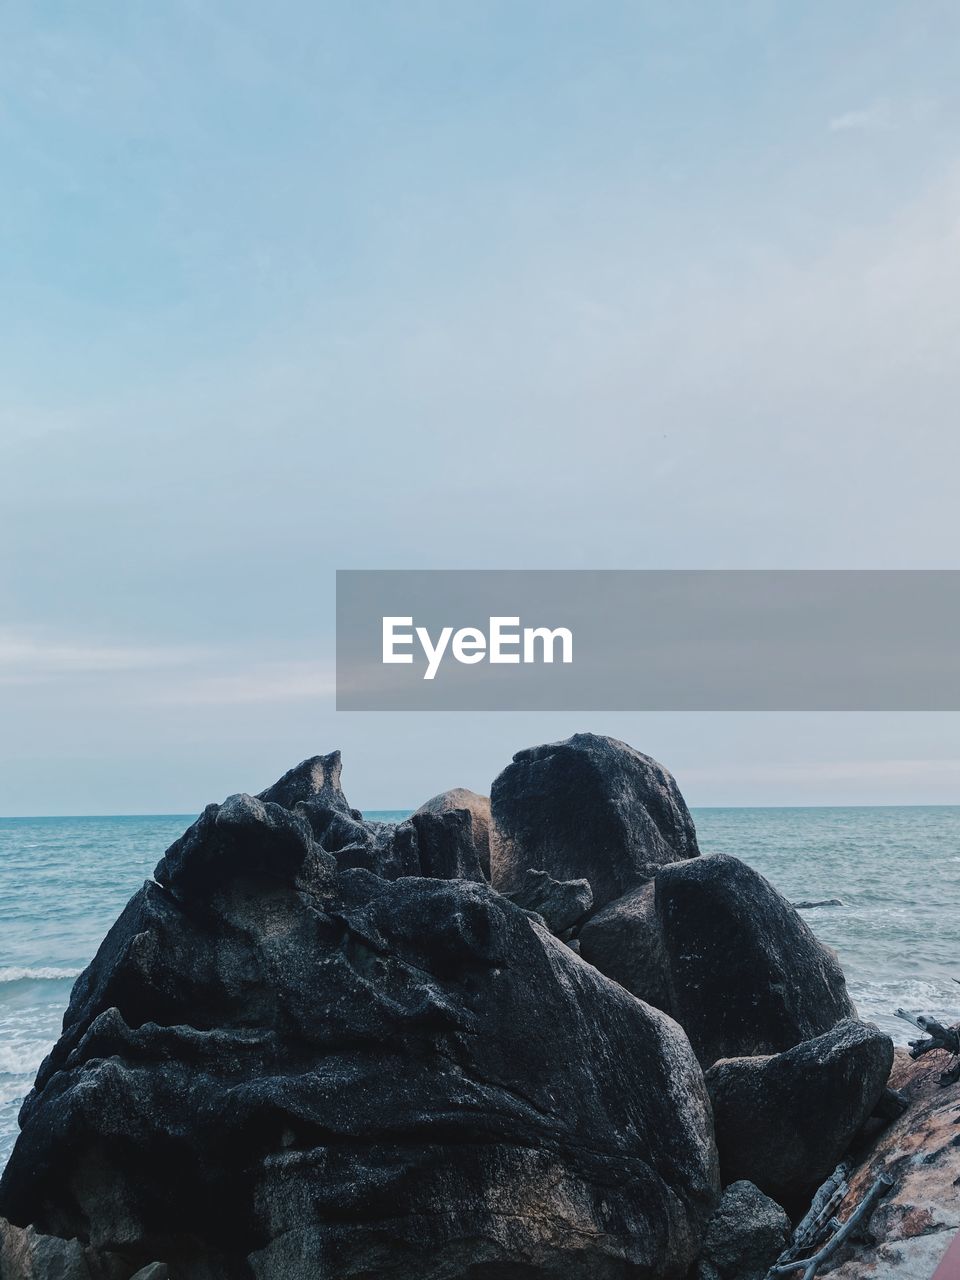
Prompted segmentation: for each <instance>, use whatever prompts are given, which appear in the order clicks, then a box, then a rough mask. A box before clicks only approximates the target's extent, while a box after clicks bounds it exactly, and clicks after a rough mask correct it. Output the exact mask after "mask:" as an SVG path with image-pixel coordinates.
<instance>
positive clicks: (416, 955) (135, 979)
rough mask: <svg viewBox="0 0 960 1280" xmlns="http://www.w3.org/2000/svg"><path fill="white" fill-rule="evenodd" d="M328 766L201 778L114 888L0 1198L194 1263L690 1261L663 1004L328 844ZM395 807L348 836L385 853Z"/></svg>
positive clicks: (443, 1269) (690, 1209)
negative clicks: (385, 828) (159, 852)
mask: <svg viewBox="0 0 960 1280" xmlns="http://www.w3.org/2000/svg"><path fill="white" fill-rule="evenodd" d="M325 759H329V757H328V758H325ZM330 774H331V770H330V769H329V768H327V767H326V766H325V767H324V768H322V769H319V768H317V767H316V766H315V764H312V763H311V762H307V765H306V766H301V768H300V770H299V772H298V771H296V770H295V771H293V774H292V775H287V777H286V778H285V779H284V780H282V782H281V784H278V787H276V788H271V789H269V791H267V792H265V793H263V796H264V797H266V798H263V797H261V798H259V799H258V798H254V797H250V796H237V797H232V798H231V799H230V800H228V801H227V802H226V803H225V804H223V805H221V806H216V805H212V806H210V807H208V808H207V809H206V810H205V812H204V814H203V815H202V816H201V818H200V819H199V820H198V821H197V823H196V824H194V826H193V827H192V828H191V829H190V830H189V831H188V832H187V833H186V834H185V835H184V836H183V837H182V838H181V839H180V840H179V841H177V842H176V843H175V844H174V845H173V846H172V847H171V849H170V850H169V851H168V853H167V854H166V855H165V857H164V858H163V860H162V861H161V863H160V865H159V866H158V868H157V872H156V879H157V883H148V884H146V885H145V886H144V887H143V889H142V890H141V891H140V892H139V893H138V894H136V895H135V897H134V898H133V899H132V900H131V902H130V903H129V904H128V906H127V907H126V909H125V910H124V912H123V914H122V915H121V917H120V918H119V919H118V921H117V923H116V924H115V925H114V927H113V928H112V930H111V931H110V933H109V935H108V936H107V938H106V939H105V941H104V943H103V944H102V946H101V948H100V951H99V952H98V954H97V957H96V959H95V960H94V962H93V963H92V964H91V966H90V967H89V968H88V969H87V970H86V971H85V973H84V974H83V975H82V976H81V978H80V979H79V980H78V982H77V984H76V986H75V988H74V992H73V995H72V998H71V1002H70V1006H69V1009H68V1011H67V1014H66V1017H65V1024H64V1033H63V1036H62V1038H61V1040H60V1041H59V1042H58V1044H57V1046H56V1047H55V1049H54V1050H53V1052H52V1053H51V1055H50V1056H49V1058H48V1059H47V1060H46V1062H45V1063H44V1064H43V1066H42V1067H41V1070H40V1072H39V1075H38V1078H37V1082H36V1086H35V1089H34V1091H33V1092H32V1093H31V1094H30V1096H29V1097H28V1099H27V1100H26V1102H25V1104H24V1108H23V1112H22V1115H21V1122H22V1132H21V1135H20V1138H19V1140H18V1142H17V1145H16V1147H15V1149H14V1152H13V1155H12V1157H11V1159H10V1162H9V1164H8V1166H7V1169H6V1171H5V1173H4V1176H3V1179H2V1182H0V1212H2V1213H3V1214H5V1215H6V1216H7V1217H8V1218H9V1219H10V1220H11V1221H13V1222H15V1223H18V1224H25V1223H28V1222H29V1223H33V1224H34V1225H35V1226H36V1228H37V1229H38V1230H40V1231H43V1232H47V1233H54V1234H57V1235H62V1236H72V1235H77V1234H82V1235H84V1236H86V1237H88V1238H89V1240H90V1243H91V1244H92V1245H93V1246H94V1247H95V1248H97V1249H99V1250H111V1251H117V1252H122V1253H123V1255H124V1257H126V1258H128V1259H129V1260H130V1262H131V1264H136V1265H142V1266H146V1265H148V1264H150V1263H151V1262H153V1261H154V1260H156V1259H162V1260H163V1261H164V1262H165V1263H167V1264H168V1265H169V1267H170V1272H171V1274H172V1275H176V1276H178V1277H181V1276H182V1277H186V1278H187V1280H194V1278H195V1280H201V1277H202V1278H203V1280H209V1277H211V1276H220V1275H223V1276H233V1275H240V1274H245V1275H249V1274H251V1273H252V1274H253V1275H254V1276H258V1277H264V1278H265V1280H267V1278H269V1280H274V1278H279V1277H282V1278H283V1280H300V1277H303V1280H306V1278H307V1277H310V1280H334V1277H336V1280H348V1278H349V1277H357V1280H359V1277H361V1276H362V1277H363V1278H364V1280H374V1278H375V1277H379V1276H383V1277H386V1276H389V1277H391V1278H392V1280H407V1278H409V1280H414V1277H415V1278H416V1280H431V1278H435V1280H440V1278H441V1277H444V1278H445V1280H449V1278H451V1277H460V1276H464V1277H466V1276H470V1277H475V1278H476V1280H480V1278H481V1277H483V1278H484V1280H498V1278H499V1280H515V1278H517V1277H520V1276H524V1277H528V1276H529V1277H531V1278H533V1277H557V1278H558V1280H559V1278H560V1277H563V1278H564V1280H578V1278H581V1277H582V1278H583V1280H587V1278H588V1277H589V1280H606V1278H607V1277H609V1278H610V1280H612V1278H613V1277H617V1278H618V1280H620V1278H624V1277H629V1276H635V1277H643V1278H644V1280H654V1278H658V1277H659V1278H662V1280H681V1277H684V1276H685V1274H686V1272H687V1270H688V1268H689V1266H690V1264H691V1263H692V1261H693V1259H694V1258H695V1256H696V1253H697V1251H698V1249H699V1245H700V1239H701V1236H702V1231H703V1227H704V1225H705V1223H706V1221H707V1220H708V1218H709V1217H710V1215H711V1213H712V1210H713V1208H714V1205H715V1202H716V1198H717V1194H718V1189H719V1184H718V1175H717V1164H716V1150H715V1147H714V1145H713V1137H712V1126H711V1119H710V1110H709V1104H708V1100H707V1096H706V1091H705V1086H704V1083H703V1078H702V1075H701V1072H700V1069H699V1067H698V1065H697V1062H696V1059H695V1057H694V1055H693V1053H692V1051H691V1049H690V1046H689V1043H688V1042H687V1040H686V1038H685V1037H684V1035H683V1034H682V1032H681V1031H680V1029H679V1028H678V1027H677V1026H676V1025H675V1024H674V1023H673V1022H671V1021H670V1019H668V1018H666V1017H665V1016H664V1015H662V1014H661V1013H659V1012H657V1011H655V1010H653V1009H651V1008H649V1007H647V1006H646V1005H644V1004H642V1003H641V1002H640V1001H638V1000H635V999H634V998H633V997H632V996H630V995H629V994H627V993H626V992H625V991H623V990H622V988H620V987H619V986H617V985H616V984H615V983H612V982H610V981H609V980H607V979H606V978H604V977H603V976H602V975H601V974H599V973H598V972H597V971H596V970H595V969H594V968H593V967H591V966H590V965H587V964H584V963H583V962H582V961H581V960H579V959H578V958H577V957H576V956H575V955H574V954H573V953H572V952H571V951H570V949H569V948H567V947H565V946H564V945H562V944H561V943H560V942H559V941H558V940H557V939H555V938H554V937H553V936H552V935H551V934H550V933H548V932H547V931H546V930H545V929H543V928H541V927H540V926H539V925H537V924H536V923H535V922H533V921H532V920H531V919H530V918H529V917H528V916H527V915H526V914H525V913H524V911H523V910H521V909H520V908H519V907H517V906H515V905H514V904H512V903H510V902H509V901H507V900H506V899H504V898H503V897H501V896H500V895H499V894H497V893H495V892H494V891H493V890H491V889H490V888H489V887H487V886H486V885H484V884H481V883H479V882H477V881H471V880H465V879H447V880H444V879H435V878H434V879H424V878H414V877H406V878H400V879H394V880H389V879H384V878H381V877H379V876H377V875H374V874H372V873H371V871H369V870H366V869H363V868H356V867H354V868H349V867H346V868H345V867H344V866H343V864H342V863H341V862H340V854H341V853H342V852H343V848H344V846H343V845H341V846H340V848H339V849H337V848H333V847H331V845H334V844H336V841H331V842H329V843H326V841H327V839H328V837H329V833H330V830H331V827H333V828H334V830H337V831H342V830H343V829H344V828H343V824H351V823H353V824H356V825H358V826H361V828H362V823H360V821H359V820H358V819H357V818H356V817H355V816H354V815H353V814H352V813H351V812H350V810H349V808H348V807H347V806H346V805H345V803H344V804H343V805H341V804H340V803H339V801H336V802H335V803H331V793H330V786H331V785H332V784H331V781H330ZM337 789H338V788H337ZM270 796H280V797H281V798H283V799H285V800H288V801H290V802H292V804H293V809H292V810H291V809H287V808H285V807H283V806H282V805H280V804H278V803H275V802H274V801H272V800H271V799H270V798H269V797H270ZM421 816H422V817H424V818H427V819H430V821H428V822H427V824H426V825H427V826H428V827H429V826H430V825H431V822H433V821H439V822H440V824H441V827H442V828H443V831H444V832H446V834H447V835H449V834H450V832H452V831H454V829H455V831H456V832H460V834H462V828H463V824H462V823H461V822H460V820H459V819H458V818H457V817H456V814H455V813H451V814H447V815H440V816H439V818H438V817H437V815H421ZM402 826H405V827H407V828H408V829H409V830H410V831H411V832H412V833H413V835H412V837H405V838H406V839H408V840H409V842H410V843H409V844H407V845H398V840H397V834H398V832H399V830H400V828H397V829H396V830H395V831H393V832H392V833H388V835H385V836H383V838H382V839H381V837H380V836H379V835H377V834H376V833H374V835H373V837H372V838H371V840H370V841H368V842H366V843H364V842H363V841H357V845H358V846H363V847H364V848H366V849H367V850H368V851H371V850H372V851H373V852H374V853H376V852H377V850H379V851H380V853H382V854H384V857H383V860H382V865H384V867H385V868H386V870H387V871H388V872H390V873H391V874H392V873H393V872H395V871H396V869H397V863H398V859H399V858H400V856H401V854H403V856H406V855H407V854H410V853H411V849H413V848H414V847H415V849H416V854H417V858H418V860H419V858H420V857H421V856H422V852H423V848H424V840H423V833H424V830H425V827H424V825H423V823H410V824H402ZM447 828H450V831H448V830H447ZM368 834H369V833H368ZM434 834H435V833H434ZM441 843H442V841H441ZM453 843H454V844H455V845H456V847H457V848H460V847H461V844H460V841H459V838H457V839H456V840H454V842H453ZM471 847H472V846H471ZM385 851H387V852H385ZM390 851H392V852H390ZM353 852H356V849H354V850H353Z"/></svg>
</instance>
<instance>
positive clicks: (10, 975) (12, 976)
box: [0, 965, 83, 983]
mask: <svg viewBox="0 0 960 1280" xmlns="http://www.w3.org/2000/svg"><path fill="white" fill-rule="evenodd" d="M82 972H83V970H82V969H56V968H54V967H53V966H52V965H40V966H39V967H38V968H36V969H29V968H23V969H18V968H11V969H0V983H4V982H65V981H67V980H68V979H69V980H72V979H74V978H79V977H80V974H81V973H82Z"/></svg>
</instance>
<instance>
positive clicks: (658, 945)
mask: <svg viewBox="0 0 960 1280" xmlns="http://www.w3.org/2000/svg"><path fill="white" fill-rule="evenodd" d="M655 892H656V891H655V887H654V884H653V883H650V884H645V885H641V886H640V888H639V889H633V890H631V892H630V893H625V894H624V895H623V897H622V898H617V899H615V901H613V902H611V903H609V904H608V905H607V906H606V907H604V908H603V910H602V911H598V912H597V914H596V915H593V916H591V917H590V919H589V920H588V921H587V923H586V924H585V925H584V926H583V927H582V928H581V930H580V933H579V940H580V954H581V955H582V956H583V958H584V960H587V961H589V962H590V964H592V965H596V967H597V968H598V969H599V970H600V972H601V973H605V974H606V975H607V977H608V978H613V979H614V981H616V982H619V983H620V985H621V986H622V987H626V989H627V990H628V991H632V992H633V994H634V995H635V996H639V997H640V999H641V1000H646V1001H647V1002H648V1004H652V1005H655V1006H656V1007H657V1008H658V1009H663V1010H665V1011H666V1012H667V1013H669V1012H670V989H669V982H668V976H667V954H666V949H665V947H664V944H663V935H662V933H661V930H660V922H659V920H658V919H657V914H656V909H655Z"/></svg>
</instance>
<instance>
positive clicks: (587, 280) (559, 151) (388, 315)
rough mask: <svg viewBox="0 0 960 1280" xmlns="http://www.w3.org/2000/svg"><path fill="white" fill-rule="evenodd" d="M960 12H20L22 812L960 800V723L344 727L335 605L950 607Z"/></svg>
mask: <svg viewBox="0 0 960 1280" xmlns="http://www.w3.org/2000/svg"><path fill="white" fill-rule="evenodd" d="M958 39H960V10H958V9H957V7H956V6H955V5H953V4H950V3H935V2H932V0H911V2H910V3H887V2H885V0H848V2H847V3H844V4H843V5H837V4H835V3H832V2H829V3H828V2H825V0H813V2H812V3H809V4H806V5H796V4H791V3H787V2H786V0H784V2H782V3H774V2H773V0H755V2H751V0H742V2H735V3H731V4H727V5H723V6H718V5H714V4H710V3H706V0H703V2H701V3H684V2H683V0H680V2H679V3H677V2H675V0H670V2H669V3H667V2H666V0H663V2H651V3H636V2H632V3H618V2H617V0H605V2H604V3H603V4H599V5H598V4H595V3H589V2H587V0H582V2H581V3H571V2H570V0H523V3H520V4H517V3H516V2H515V0H511V2H510V3H506V2H505V0H504V2H503V3H501V2H499V0H488V2H483V3H479V2H478V3H473V2H471V0H458V2H457V3H454V4H450V3H449V2H442V3H441V2H439V0H438V2H436V3H422V2H420V0H403V3H400V2H399V0H397V2H394V3H385V2H377V0H366V2H365V3H363V4H349V3H345V2H344V3H340V2H338V3H322V2H321V3H307V2H306V0H275V2H274V3H273V4H271V5H269V6H263V5H262V4H255V3H252V2H248V0H229V3H228V2H227V0H167V2H166V3H164V4H163V5H157V4H153V3H147V0H126V2H125V3H122V4H120V3H116V2H114V3H104V2H98V0H91V2H90V3H88V4H84V5H82V6H77V5H72V4H67V3H65V2H63V0H46V2H45V3H42V4H35V3H32V4H28V3H26V2H25V0H10V3H8V4H5V5H4V6H3V7H2V9H0V173H2V175H3V178H2V180H3V198H2V200H0V324H2V336H3V341H2V342H0V814H7V815H11V814H44V813H49V814H56V813H114V812H116V813H121V812H148V813H160V812H178V813H189V812H195V811H197V810H198V809H199V808H201V807H202V805H203V804H205V803H206V802H208V801H210V800H218V799H222V798H223V797H224V796H225V795H227V794H229V793H231V792H235V791H238V790H249V791H254V790H259V789H261V788H263V787H264V786H266V785H267V784H268V783H269V782H270V781H272V780H273V779H274V778H275V777H276V776H278V775H279V774H280V773H282V772H283V771H284V770H285V769H286V768H287V767H289V766H290V765H292V764H294V763H295V762H296V761H298V760H299V759H301V758H303V757H305V756H307V755H311V754H314V753H316V752H325V751H329V750H332V749H333V748H334V747H340V748H341V749H342V750H343V752H344V761H345V765H344V785H345V789H346V791H347V794H348V796H349V797H350V800H351V803H353V804H355V805H359V806H360V807H365V808H394V807H401V808H408V807H415V806H416V805H417V804H419V803H420V802H421V801H422V800H423V799H425V798H426V797H428V796H430V795H432V794H434V793H436V792H438V791H441V790H443V789H445V788H446V787H449V786H458V785H460V786H468V787H471V788H473V789H475V790H478V791H487V790H488V789H489V784H490V781H491V780H492V779H493V777H494V776H495V775H496V774H497V773H498V772H499V770H500V769H501V768H502V767H503V766H504V765H505V764H506V763H508V761H509V759H510V757H511V756H512V754H513V752H515V751H517V750H519V749H521V748H523V747H525V746H529V745H531V744H533V743H536V742H540V741H550V740H553V739H556V738H559V737H564V736H567V735H568V734H569V733H571V732H574V731H577V730H582V729H593V730H595V731H598V732H609V733H613V734H615V735H616V736H618V737H622V738H625V739H626V740H628V741H630V742H631V743H633V744H634V745H635V746H637V747H639V748H640V749H641V750H644V751H647V752H649V753H650V754H653V755H655V756H657V757H658V758H659V759H661V760H662V761H663V762H664V763H665V764H666V765H667V766H668V767H670V768H671V769H672V770H673V771H674V773H675V774H676V776H677V778H678V781H679V782H680V785H681V787H682V789H683V791H684V793H685V794H686V796H687V798H688V800H689V801H690V802H691V803H692V804H695V805H710V804H818V803H851V804H854V803H954V802H958V801H960V716H957V715H951V714H946V713H943V714H925V715H920V714H916V715H909V714H905V713H902V714H897V715H894V714H881V713H873V714H869V715H867V714H863V715H852V714H848V715H840V714H836V715H826V714H818V715H813V714H809V715H799V714H796V715H774V714H767V715H746V714H743V715H737V714H732V713H731V714H723V715H721V714H714V715H709V716H704V715H693V714H684V715H679V714H678V715H666V714H657V715H640V714H626V713H624V714H619V715H610V714H609V713H607V714H604V715H598V716H596V717H589V716H585V715H582V714H580V715H576V716H570V715H561V714H554V715H521V714H513V713H488V714H476V715H455V714H452V713H451V714H440V713H437V714H429V713H422V714H419V715H401V714H393V715H387V714H383V715H377V714H373V713H353V714H345V713H341V714H337V713H336V712H335V711H334V707H333V692H332V690H333V680H334V669H333V658H334V647H333V601H334V572H335V570H336V569H337V568H465V569H466V568H956V567H958V565H957V546H958V533H960V518H958V515H957V500H956V489H957V474H958V463H960V433H958V432H957V430H956V405H957V403H958V399H960V395H958V393H960V360H958V358H957V356H958V337H960V128H958V125H960V87H958V84H957V80H956V74H955V66H956V52H957V47H958Z"/></svg>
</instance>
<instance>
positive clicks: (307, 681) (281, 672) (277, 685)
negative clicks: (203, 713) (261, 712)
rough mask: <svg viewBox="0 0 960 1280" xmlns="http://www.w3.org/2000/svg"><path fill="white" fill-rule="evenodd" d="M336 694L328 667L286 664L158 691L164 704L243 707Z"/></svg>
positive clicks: (195, 679) (197, 679)
mask: <svg viewBox="0 0 960 1280" xmlns="http://www.w3.org/2000/svg"><path fill="white" fill-rule="evenodd" d="M335 692H336V680H335V678H334V673H333V671H332V670H331V668H330V667H329V665H327V664H324V663H316V662H286V663H282V664H281V663H265V664H260V665H256V666H252V667H250V668H248V669H246V670H242V671H234V672H230V673H229V674H222V675H221V674H210V675H206V674H204V675H199V676H196V677H191V678H190V679H189V680H186V681H175V682H172V683H171V684H170V685H168V686H166V687H164V688H163V689H162V691H158V694H157V697H158V701H162V702H163V703H164V704H165V705H169V704H171V703H176V704H178V705H180V706H244V705H251V704H257V703H278V702H300V701H302V700H304V699H315V698H332V697H333V695H334V693H335Z"/></svg>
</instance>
